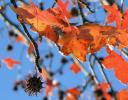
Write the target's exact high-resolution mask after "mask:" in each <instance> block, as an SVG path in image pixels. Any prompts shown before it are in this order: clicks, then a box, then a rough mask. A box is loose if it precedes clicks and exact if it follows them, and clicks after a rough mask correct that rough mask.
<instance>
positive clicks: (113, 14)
mask: <svg viewBox="0 0 128 100" xmlns="http://www.w3.org/2000/svg"><path fill="white" fill-rule="evenodd" d="M103 7H104V8H105V10H107V12H108V16H107V19H108V23H113V22H114V21H115V22H116V26H117V28H120V26H121V17H122V14H121V13H120V11H119V10H118V7H117V5H116V3H114V4H113V5H112V6H109V5H104V6H103Z"/></svg>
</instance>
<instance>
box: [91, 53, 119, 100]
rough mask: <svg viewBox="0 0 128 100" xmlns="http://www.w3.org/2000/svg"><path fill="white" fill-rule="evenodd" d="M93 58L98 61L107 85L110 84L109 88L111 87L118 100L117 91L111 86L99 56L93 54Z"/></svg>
mask: <svg viewBox="0 0 128 100" xmlns="http://www.w3.org/2000/svg"><path fill="white" fill-rule="evenodd" d="M92 56H93V57H94V58H95V59H96V61H97V62H98V64H99V65H100V69H101V73H102V75H103V77H104V79H105V81H106V83H108V85H109V87H110V89H111V92H112V93H113V97H114V99H115V100H117V98H116V95H115V91H114V89H113V87H112V85H111V82H110V81H109V79H108V78H107V75H106V73H105V71H104V67H103V65H102V63H101V62H100V61H99V59H98V58H97V56H96V55H95V54H92Z"/></svg>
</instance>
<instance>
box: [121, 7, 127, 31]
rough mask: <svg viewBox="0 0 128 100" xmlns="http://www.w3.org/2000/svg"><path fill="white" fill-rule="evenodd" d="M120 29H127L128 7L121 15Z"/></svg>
mask: <svg viewBox="0 0 128 100" xmlns="http://www.w3.org/2000/svg"><path fill="white" fill-rule="evenodd" d="M122 29H123V30H127V31H128V9H127V10H126V11H125V13H124V16H123V20H122Z"/></svg>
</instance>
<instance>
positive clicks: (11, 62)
mask: <svg viewBox="0 0 128 100" xmlns="http://www.w3.org/2000/svg"><path fill="white" fill-rule="evenodd" d="M3 62H4V63H5V64H6V65H7V67H8V68H9V69H12V68H13V67H14V65H15V64H20V62H19V61H17V60H14V59H12V58H5V59H3Z"/></svg>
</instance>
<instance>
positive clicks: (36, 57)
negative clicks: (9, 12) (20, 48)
mask: <svg viewBox="0 0 128 100" xmlns="http://www.w3.org/2000/svg"><path fill="white" fill-rule="evenodd" d="M11 2H12V4H13V6H14V7H15V8H17V4H16V2H15V0H11ZM20 24H21V25H22V27H23V29H24V31H25V33H26V35H27V36H28V38H29V39H30V41H31V43H32V44H33V46H34V49H35V54H36V55H35V65H36V66H35V67H36V68H37V69H38V71H39V72H40V73H41V67H40V65H39V59H40V55H39V50H38V45H37V43H36V42H35V40H34V39H33V38H32V36H31V35H30V33H29V31H28V30H27V27H26V26H25V24H24V23H21V22H20Z"/></svg>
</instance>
